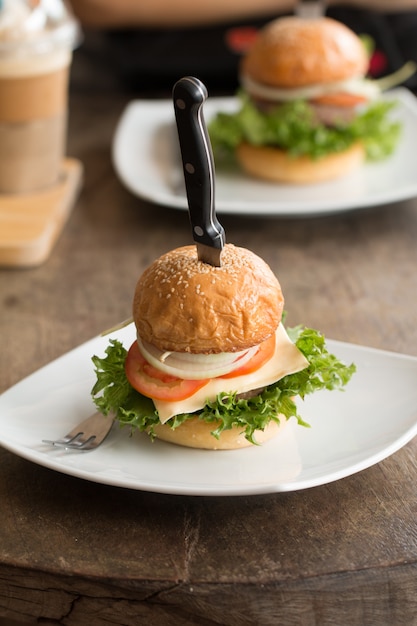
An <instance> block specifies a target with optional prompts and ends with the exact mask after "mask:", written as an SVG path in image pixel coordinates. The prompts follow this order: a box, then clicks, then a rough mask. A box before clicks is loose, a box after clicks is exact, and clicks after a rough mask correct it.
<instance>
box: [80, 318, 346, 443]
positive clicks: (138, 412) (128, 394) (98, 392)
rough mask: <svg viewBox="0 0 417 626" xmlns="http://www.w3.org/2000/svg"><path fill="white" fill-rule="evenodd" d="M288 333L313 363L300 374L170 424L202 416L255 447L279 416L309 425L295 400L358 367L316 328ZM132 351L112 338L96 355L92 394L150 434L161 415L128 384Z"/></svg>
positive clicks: (341, 380) (104, 408)
mask: <svg viewBox="0 0 417 626" xmlns="http://www.w3.org/2000/svg"><path fill="white" fill-rule="evenodd" d="M287 332H288V334H289V336H290V338H291V339H292V341H293V342H294V343H295V345H296V346H297V347H298V349H299V350H300V351H301V352H302V353H303V354H304V356H305V357H306V359H307V360H308V362H309V365H308V366H307V367H306V368H305V369H304V370H302V371H301V372H297V373H296V374H290V375H288V376H285V377H284V378H282V379H281V380H279V381H278V382H276V383H274V384H273V385H269V386H268V387H266V388H265V389H264V390H263V391H262V393H260V394H259V395H257V396H255V397H253V398H250V399H243V398H238V397H237V395H236V393H234V394H230V393H220V394H219V395H218V396H217V398H216V399H215V400H214V401H212V402H207V403H206V405H205V406H204V408H203V409H201V410H200V411H197V412H196V413H192V414H188V413H185V414H181V415H176V416H175V417H173V418H171V419H170V420H168V422H167V423H168V424H169V425H170V426H171V427H172V428H177V427H178V426H180V425H181V424H182V423H183V422H184V421H185V420H187V419H190V418H195V417H198V418H199V419H202V420H204V421H205V422H208V423H213V431H212V434H213V436H215V437H219V436H220V434H221V432H222V431H223V430H228V429H230V428H232V427H235V426H237V427H239V428H240V429H241V431H242V432H244V433H245V436H246V438H247V439H248V440H249V441H251V442H252V443H256V441H255V439H254V434H255V431H256V430H263V429H264V428H265V427H266V426H267V425H268V423H269V422H270V421H271V420H274V421H276V422H279V418H278V417H277V416H278V414H281V415H284V416H285V418H286V419H289V418H290V417H295V418H296V419H297V420H298V423H299V424H300V425H302V426H308V424H306V423H305V422H304V421H303V419H302V417H301V415H300V414H299V413H298V409H297V405H296V403H295V402H294V400H293V397H295V396H298V397H300V398H304V397H305V396H306V395H308V394H310V393H314V392H316V391H320V390H322V389H328V390H334V389H342V388H343V387H344V386H345V385H346V384H347V383H348V382H349V380H350V378H351V377H352V375H353V374H354V372H355V371H356V368H355V365H354V364H353V363H352V364H350V365H346V364H344V363H343V362H342V361H340V360H339V359H338V358H337V357H336V356H335V355H333V354H330V353H329V352H328V350H327V348H326V343H325V339H324V336H323V335H322V334H321V333H319V332H318V331H316V330H313V329H311V328H305V327H302V326H298V327H295V328H290V329H287ZM126 355H127V350H126V349H125V348H124V347H123V345H122V344H121V343H120V341H118V340H115V339H111V340H110V342H109V345H108V347H107V349H106V356H105V357H103V358H100V357H98V356H93V357H92V361H93V363H94V365H95V372H96V377H97V380H96V383H95V384H94V386H93V388H92V390H91V394H92V397H93V400H94V402H95V404H96V406H97V407H98V409H99V410H100V411H101V412H102V413H104V414H105V415H107V414H108V413H109V412H110V411H114V412H115V415H116V419H117V420H118V421H119V423H120V424H121V425H122V426H129V427H130V428H131V430H132V432H133V431H134V430H135V429H138V430H140V431H147V432H148V433H149V434H150V435H151V436H152V434H153V427H154V426H155V425H156V424H158V423H159V417H158V413H157V411H156V409H155V406H154V404H153V402H152V400H150V399H149V398H146V397H145V396H143V395H142V394H140V393H139V392H137V391H136V390H135V389H133V388H132V387H131V385H130V383H129V382H128V380H127V378H126V374H125V370H124V361H125V358H126Z"/></svg>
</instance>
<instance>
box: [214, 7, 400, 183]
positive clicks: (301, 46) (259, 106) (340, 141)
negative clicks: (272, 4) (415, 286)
mask: <svg viewBox="0 0 417 626" xmlns="http://www.w3.org/2000/svg"><path fill="white" fill-rule="evenodd" d="M368 68H369V56H368V54H367V51H366V49H365V45H364V44H363V42H362V40H361V39H360V38H359V37H358V36H357V35H356V34H355V33H354V32H353V31H352V30H350V29H349V28H348V27H347V26H345V25H344V24H342V23H341V22H338V21H337V20H334V19H332V18H328V17H320V18H313V19H312V18H302V17H296V16H290V17H284V18H279V19H277V20H274V21H272V22H269V23H268V24H267V25H266V26H265V27H264V28H263V29H261V30H260V31H259V33H258V35H257V37H256V38H255V41H254V43H253V44H252V45H251V46H250V48H249V49H248V51H247V53H246V55H245V56H244V57H243V58H242V61H241V67H240V82H241V90H240V93H239V100H240V106H239V108H238V111H237V112H236V113H231V114H228V113H222V112H220V113H219V114H218V115H217V116H216V117H215V119H214V120H213V121H212V123H211V124H210V128H209V130H210V135H211V140H212V144H213V148H214V152H215V157H216V160H217V162H218V163H219V162H220V164H221V162H222V160H224V159H225V155H226V156H227V155H228V154H230V153H232V154H233V155H234V157H235V158H236V160H237V162H238V163H239V165H240V167H241V168H242V169H243V171H245V172H246V173H248V174H250V175H251V176H254V177H256V178H260V179H265V180H270V181H278V182H286V183H317V182H321V181H326V180H331V179H334V178H338V177H340V176H342V175H345V174H347V173H348V172H350V171H352V170H354V169H356V168H358V167H359V166H360V165H362V163H363V162H364V160H365V159H374V160H376V159H381V158H384V157H386V156H387V155H389V154H390V153H391V152H392V151H393V150H394V148H395V145H396V142H397V140H398V136H399V131H400V127H399V124H398V123H394V122H393V121H392V120H390V118H389V115H388V114H389V111H390V110H391V108H392V106H394V103H392V102H387V101H383V100H382V99H380V98H378V96H379V94H380V89H379V87H378V85H377V81H371V80H368V79H367V78H366V75H367V72H368Z"/></svg>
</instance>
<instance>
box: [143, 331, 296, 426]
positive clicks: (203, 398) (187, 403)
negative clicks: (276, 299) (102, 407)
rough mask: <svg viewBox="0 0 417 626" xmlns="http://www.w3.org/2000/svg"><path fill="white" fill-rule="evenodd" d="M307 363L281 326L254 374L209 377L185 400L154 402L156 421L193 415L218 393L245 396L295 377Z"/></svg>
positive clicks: (163, 421)
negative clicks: (271, 350)
mask: <svg viewBox="0 0 417 626" xmlns="http://www.w3.org/2000/svg"><path fill="white" fill-rule="evenodd" d="M307 365H308V361H307V359H306V358H305V356H304V355H303V354H302V353H301V352H300V351H299V349H298V348H297V347H296V346H295V345H294V344H293V342H292V341H291V340H290V338H289V337H288V335H287V332H286V330H285V328H284V326H283V325H282V324H280V325H279V326H278V328H277V330H276V341H275V352H274V354H273V355H272V357H271V358H270V359H269V361H267V362H266V363H264V364H263V365H262V367H260V368H259V369H258V370H257V371H256V372H252V373H251V374H245V375H243V376H235V377H234V378H212V379H211V380H210V381H209V382H208V383H207V384H206V385H205V386H204V387H202V388H201V389H199V390H198V391H196V393H194V394H193V395H192V396H190V397H189V398H186V399H185V400H179V401H176V402H166V401H165V400H153V403H154V404H155V408H156V409H157V411H158V414H159V419H160V420H161V422H162V423H163V424H164V423H165V422H166V421H167V420H169V419H170V418H171V417H173V416H174V415H178V414H180V413H194V412H195V411H198V410H200V409H202V408H203V407H204V405H205V404H206V402H210V401H212V400H215V399H216V397H217V396H218V394H219V393H221V392H226V393H227V392H231V393H234V392H236V393H245V392H246V391H251V390H252V389H258V388H260V387H266V386H267V385H272V383H275V382H277V381H278V380H280V379H281V378H284V376H287V375H288V374H295V373H296V372H300V371H301V370H303V369H304V368H305V367H307Z"/></svg>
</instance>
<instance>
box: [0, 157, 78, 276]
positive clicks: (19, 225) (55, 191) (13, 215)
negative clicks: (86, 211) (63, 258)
mask: <svg viewBox="0 0 417 626" xmlns="http://www.w3.org/2000/svg"><path fill="white" fill-rule="evenodd" d="M82 173H83V167H82V164H81V162H80V161H78V160H76V159H70V158H66V159H65V160H64V162H63V174H62V178H61V180H60V181H59V183H57V184H56V185H54V186H53V187H49V188H48V189H45V190H43V191H38V192H36V193H33V194H21V195H20V194H16V195H9V194H0V266H2V267H31V266H36V265H40V264H41V263H43V262H44V261H46V259H47V258H48V256H49V255H50V253H51V250H52V248H53V246H54V244H55V242H56V240H57V239H58V237H59V235H60V234H61V232H62V230H63V228H64V226H65V224H66V221H67V219H68V217H69V215H70V213H71V210H72V208H73V206H74V203H75V200H76V198H77V195H78V192H79V189H80V187H81V180H82Z"/></svg>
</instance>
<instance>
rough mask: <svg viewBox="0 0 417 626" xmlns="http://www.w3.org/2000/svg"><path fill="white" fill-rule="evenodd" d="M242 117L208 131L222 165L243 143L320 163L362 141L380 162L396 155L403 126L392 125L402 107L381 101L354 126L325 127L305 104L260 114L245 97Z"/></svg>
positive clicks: (220, 121) (225, 117)
mask: <svg viewBox="0 0 417 626" xmlns="http://www.w3.org/2000/svg"><path fill="white" fill-rule="evenodd" d="M239 98H240V103H241V106H240V109H239V110H238V111H237V112H236V113H224V112H219V113H218V114H217V115H216V116H215V117H214V118H213V119H212V120H211V122H210V124H209V126H208V130H209V134H210V139H211V143H212V147H213V152H214V156H215V160H216V164H220V165H222V164H226V163H227V162H228V161H229V162H230V157H231V156H233V153H234V150H235V148H236V147H237V146H238V144H239V143H241V142H242V141H246V142H248V143H250V144H253V145H255V146H261V145H267V146H273V147H278V148H281V149H283V150H287V151H288V153H289V154H290V155H292V156H300V155H308V156H310V157H311V158H313V159H319V158H320V157H323V156H325V155H327V154H329V153H332V152H341V151H343V150H346V149H347V148H348V147H349V146H351V145H352V144H353V143H354V142H355V141H357V140H358V139H360V140H361V141H362V142H363V145H364V146H365V150H366V156H367V159H369V160H379V159H383V158H385V157H387V156H388V155H390V154H391V153H392V152H393V150H394V149H395V147H396V145H397V142H398V139H399V136H400V131H401V125H400V123H399V122H395V121H393V120H391V119H390V117H389V112H390V111H391V109H392V108H393V107H395V105H396V103H395V102H393V101H390V102H388V101H385V100H377V101H376V102H374V103H373V104H371V105H370V106H368V107H367V108H366V109H365V110H364V111H363V112H361V113H359V114H358V115H357V116H356V118H355V119H354V120H353V121H352V122H350V123H348V124H343V123H340V124H338V125H334V126H331V127H330V126H325V125H324V124H321V123H318V122H317V121H316V120H315V116H314V111H313V109H312V108H311V107H310V105H309V104H308V102H306V101H305V100H296V101H293V102H286V103H284V104H281V105H278V106H277V107H275V108H274V109H272V110H270V111H268V112H262V111H260V110H259V109H258V108H257V107H256V106H255V105H254V104H253V102H252V101H251V100H250V98H249V97H248V96H247V94H245V93H244V92H240V94H239Z"/></svg>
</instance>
